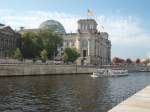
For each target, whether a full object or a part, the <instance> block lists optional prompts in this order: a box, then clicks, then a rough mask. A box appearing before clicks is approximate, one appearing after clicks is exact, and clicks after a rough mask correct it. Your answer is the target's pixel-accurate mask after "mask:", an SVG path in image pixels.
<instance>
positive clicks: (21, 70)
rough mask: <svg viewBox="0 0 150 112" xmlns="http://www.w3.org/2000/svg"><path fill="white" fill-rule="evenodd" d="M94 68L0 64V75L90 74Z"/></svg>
mask: <svg viewBox="0 0 150 112" xmlns="http://www.w3.org/2000/svg"><path fill="white" fill-rule="evenodd" d="M94 70H95V68H93V67H80V66H76V65H34V64H16V65H12V64H8V65H0V76H26V75H35V76H36V75H57V74H60V75H63V74H70V75H71V74H92V73H93V71H94Z"/></svg>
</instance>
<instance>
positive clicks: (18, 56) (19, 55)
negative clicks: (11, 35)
mask: <svg viewBox="0 0 150 112" xmlns="http://www.w3.org/2000/svg"><path fill="white" fill-rule="evenodd" d="M14 58H15V59H18V60H22V53H21V51H20V49H19V48H17V49H16V51H15V54H14Z"/></svg>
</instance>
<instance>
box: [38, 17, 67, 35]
mask: <svg viewBox="0 0 150 112" xmlns="http://www.w3.org/2000/svg"><path fill="white" fill-rule="evenodd" d="M39 28H40V29H50V30H52V31H54V32H56V33H60V34H65V33H66V31H65V29H64V27H63V25H62V24H61V23H60V22H58V21H56V20H47V21H45V22H43V23H42V24H41V25H40V26H39Z"/></svg>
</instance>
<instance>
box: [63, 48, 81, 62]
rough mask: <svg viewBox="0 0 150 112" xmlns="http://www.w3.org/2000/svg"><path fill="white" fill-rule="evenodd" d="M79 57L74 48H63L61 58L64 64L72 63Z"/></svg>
mask: <svg viewBox="0 0 150 112" xmlns="http://www.w3.org/2000/svg"><path fill="white" fill-rule="evenodd" d="M78 57H79V53H78V52H77V51H76V49H75V48H69V47H68V48H65V50H64V54H63V56H62V58H63V61H64V62H72V63H73V62H74V61H75V60H76V59H77V58H78Z"/></svg>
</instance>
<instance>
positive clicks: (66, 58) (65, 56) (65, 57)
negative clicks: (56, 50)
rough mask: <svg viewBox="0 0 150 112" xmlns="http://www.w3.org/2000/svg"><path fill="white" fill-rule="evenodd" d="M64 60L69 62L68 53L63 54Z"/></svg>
mask: <svg viewBox="0 0 150 112" xmlns="http://www.w3.org/2000/svg"><path fill="white" fill-rule="evenodd" d="M62 60H63V61H64V62H65V63H67V62H68V55H67V54H66V53H64V54H63V56H62Z"/></svg>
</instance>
